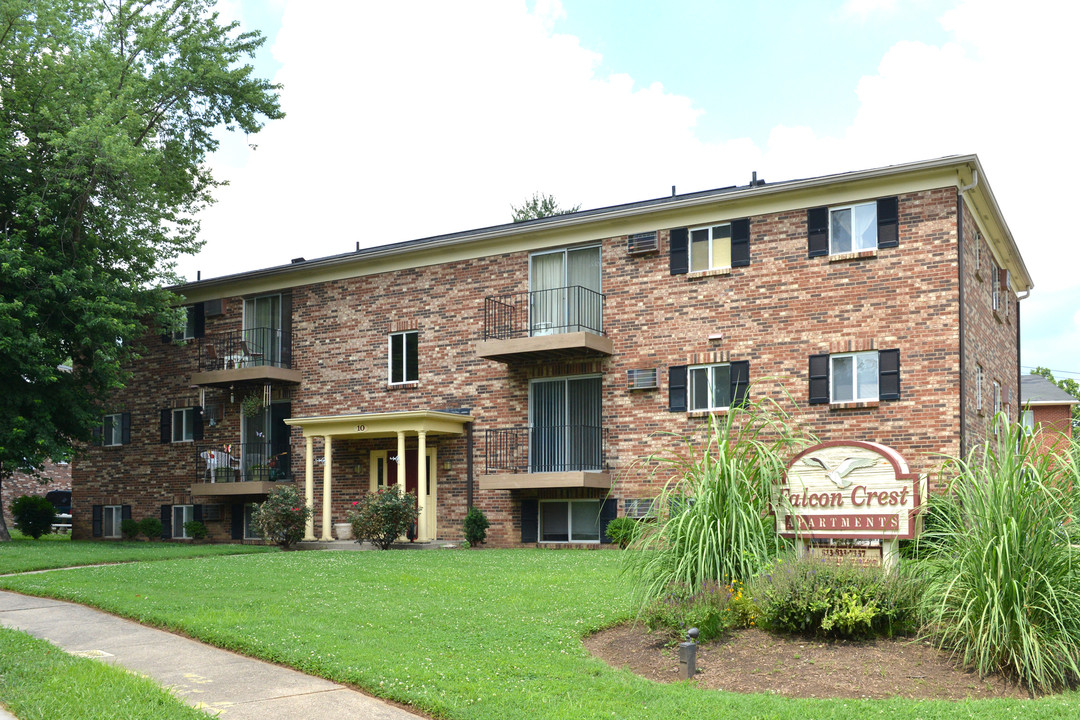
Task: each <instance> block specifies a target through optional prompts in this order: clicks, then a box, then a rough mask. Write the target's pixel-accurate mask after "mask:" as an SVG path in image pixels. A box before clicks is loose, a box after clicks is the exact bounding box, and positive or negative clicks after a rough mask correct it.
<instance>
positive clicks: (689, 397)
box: [686, 363, 731, 412]
mask: <svg viewBox="0 0 1080 720" xmlns="http://www.w3.org/2000/svg"><path fill="white" fill-rule="evenodd" d="M725 367H726V368H727V369H728V404H727V405H715V406H714V405H713V404H712V403H713V389H714V383H715V382H716V378H715V374H714V370H715V369H718V368H725ZM695 370H697V371H700V370H705V371H706V383H707V385H708V390H707V391H706V393H707V395H708V400H709V402H708V407H696V406H695V405H694V398H695V396H696V393H695V392H694V387H695V381H694V377H695V373H694V371H695ZM730 395H731V363H712V364H709V365H691V366H690V367H688V368H687V369H686V407H687V409H688V410H689V411H690V412H697V411H708V410H727V409H728V408H730V407H731V397H730Z"/></svg>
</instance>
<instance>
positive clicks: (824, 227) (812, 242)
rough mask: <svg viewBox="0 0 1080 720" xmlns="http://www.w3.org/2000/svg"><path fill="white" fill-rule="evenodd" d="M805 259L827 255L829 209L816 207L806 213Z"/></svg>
mask: <svg viewBox="0 0 1080 720" xmlns="http://www.w3.org/2000/svg"><path fill="white" fill-rule="evenodd" d="M806 233H807V241H806V250H807V257H818V256H820V255H828V254H829V208H827V207H817V208H810V209H809V210H807V211H806Z"/></svg>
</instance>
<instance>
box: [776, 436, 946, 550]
mask: <svg viewBox="0 0 1080 720" xmlns="http://www.w3.org/2000/svg"><path fill="white" fill-rule="evenodd" d="M924 495H925V487H924V482H923V481H922V480H921V479H920V478H919V476H918V474H916V473H912V472H910V471H909V469H908V466H907V462H906V461H905V460H904V458H903V457H902V456H901V455H900V453H898V452H897V451H896V450H894V449H892V448H890V447H888V446H886V445H881V444H878V443H872V442H861V441H834V442H827V443H822V444H821V445H815V446H814V447H812V448H809V449H807V450H804V451H803V452H801V453H799V454H798V455H796V456H795V458H794V459H793V460H792V461H791V462H790V463H788V466H787V472H786V473H785V475H784V478H783V482H781V483H780V484H779V485H777V486H775V487H774V488H773V503H772V512H773V514H774V515H775V516H776V531H777V533H779V534H780V536H781V537H785V538H790V539H793V540H795V541H796V548H797V550H798V553H799V557H804V556H806V555H811V556H813V557H820V558H822V559H823V560H826V561H832V562H837V563H851V564H856V565H881V566H883V567H885V568H892V567H895V565H896V562H897V559H898V553H897V551H898V542H899V541H900V540H902V539H911V538H913V537H915V530H916V517H917V515H918V513H919V511H920V510H921V509H922V500H923V497H924Z"/></svg>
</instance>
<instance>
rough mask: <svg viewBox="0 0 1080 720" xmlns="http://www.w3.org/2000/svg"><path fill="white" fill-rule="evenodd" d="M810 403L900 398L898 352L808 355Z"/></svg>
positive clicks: (878, 351) (872, 351)
mask: <svg viewBox="0 0 1080 720" xmlns="http://www.w3.org/2000/svg"><path fill="white" fill-rule="evenodd" d="M809 375H810V393H809V394H810V403H811V404H817V403H854V402H873V401H876V400H899V399H900V351H899V350H871V351H869V352H851V353H836V354H835V355H828V354H823V355H811V356H810V373H809Z"/></svg>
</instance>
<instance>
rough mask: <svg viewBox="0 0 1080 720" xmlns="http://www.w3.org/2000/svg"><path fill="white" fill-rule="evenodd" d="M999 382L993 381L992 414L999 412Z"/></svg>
mask: <svg viewBox="0 0 1080 720" xmlns="http://www.w3.org/2000/svg"><path fill="white" fill-rule="evenodd" d="M1001 407H1002V405H1001V383H999V382H998V381H997V380H995V381H994V415H995V416H996V415H997V414H998V413H1000V412H1001Z"/></svg>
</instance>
